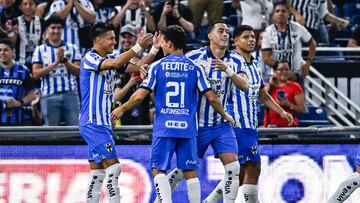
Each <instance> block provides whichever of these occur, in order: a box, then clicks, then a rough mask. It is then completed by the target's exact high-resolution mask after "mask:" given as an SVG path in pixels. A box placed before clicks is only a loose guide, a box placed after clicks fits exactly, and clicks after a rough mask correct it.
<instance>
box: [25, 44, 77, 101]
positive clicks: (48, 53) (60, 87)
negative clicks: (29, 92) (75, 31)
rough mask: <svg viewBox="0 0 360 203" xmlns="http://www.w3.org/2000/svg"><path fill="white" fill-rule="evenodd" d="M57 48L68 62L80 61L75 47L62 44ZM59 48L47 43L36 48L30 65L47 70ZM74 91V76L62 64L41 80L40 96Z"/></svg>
mask: <svg viewBox="0 0 360 203" xmlns="http://www.w3.org/2000/svg"><path fill="white" fill-rule="evenodd" d="M59 47H61V48H63V49H64V54H65V56H67V58H68V57H69V58H70V60H69V61H71V62H74V61H80V59H81V55H80V52H79V50H78V48H77V47H76V46H75V45H72V44H69V43H62V45H61V46H59ZM59 47H54V46H52V45H51V44H49V43H45V44H41V45H39V46H37V47H36V48H35V51H34V53H33V57H32V63H33V64H41V65H42V68H47V67H48V66H49V65H51V64H52V63H54V62H55V61H56V60H57V54H56V49H57V48H59ZM76 90H77V82H76V76H75V75H73V74H71V73H70V72H69V71H68V69H67V68H66V66H65V64H63V63H60V64H58V66H57V67H56V68H54V69H53V70H52V71H50V72H49V74H48V75H47V76H44V77H42V78H41V95H42V96H47V95H51V94H55V93H61V92H66V91H76Z"/></svg>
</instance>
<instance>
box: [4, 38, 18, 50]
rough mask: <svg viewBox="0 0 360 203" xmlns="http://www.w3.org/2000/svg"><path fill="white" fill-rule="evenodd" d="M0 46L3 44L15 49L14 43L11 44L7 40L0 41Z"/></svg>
mask: <svg viewBox="0 0 360 203" xmlns="http://www.w3.org/2000/svg"><path fill="white" fill-rule="evenodd" d="M0 44H5V45H7V46H9V47H10V48H11V49H14V48H15V46H14V43H12V42H11V40H10V39H9V38H2V39H0Z"/></svg>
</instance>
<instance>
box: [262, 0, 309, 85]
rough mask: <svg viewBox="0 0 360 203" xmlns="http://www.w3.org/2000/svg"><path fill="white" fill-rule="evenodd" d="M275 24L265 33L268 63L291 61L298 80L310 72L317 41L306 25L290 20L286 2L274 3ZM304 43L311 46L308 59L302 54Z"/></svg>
mask: <svg viewBox="0 0 360 203" xmlns="http://www.w3.org/2000/svg"><path fill="white" fill-rule="evenodd" d="M273 20H274V24H272V25H270V26H268V27H267V28H266V30H265V32H264V34H263V39H262V44H261V49H262V52H261V53H262V57H263V60H264V62H265V64H266V65H268V66H271V67H273V66H274V65H276V63H277V62H278V61H289V63H290V66H291V67H292V68H293V71H294V73H295V74H296V75H297V79H298V81H299V82H300V83H301V84H302V80H303V78H304V77H305V76H306V75H308V74H309V70H310V65H311V63H312V61H313V58H314V55H315V49H316V42H315V41H314V40H313V39H312V37H311V34H310V33H309V32H308V31H307V30H306V28H305V27H303V26H302V25H300V24H299V23H296V22H293V21H289V9H288V5H287V3H286V2H277V3H275V4H274V12H273ZM302 43H304V44H305V46H308V47H309V51H308V56H307V61H306V62H305V61H304V60H303V58H302V56H301V48H302Z"/></svg>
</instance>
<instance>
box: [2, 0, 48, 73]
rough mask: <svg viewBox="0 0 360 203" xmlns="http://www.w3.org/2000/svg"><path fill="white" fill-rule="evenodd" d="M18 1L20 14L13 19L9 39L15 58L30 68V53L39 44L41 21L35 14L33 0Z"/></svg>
mask: <svg viewBox="0 0 360 203" xmlns="http://www.w3.org/2000/svg"><path fill="white" fill-rule="evenodd" d="M19 3H20V6H19V7H20V10H21V11H22V15H21V16H19V17H17V18H15V19H13V28H14V29H13V30H14V32H13V33H12V34H10V35H11V38H10V39H11V40H12V42H13V43H15V50H16V55H15V60H17V61H19V63H21V64H25V65H26V67H29V68H31V64H32V54H33V53H34V50H35V47H36V46H37V45H39V44H40V40H41V35H42V24H43V23H42V20H41V19H40V18H39V17H38V16H35V2H34V0H20V1H19ZM10 35H9V36H10Z"/></svg>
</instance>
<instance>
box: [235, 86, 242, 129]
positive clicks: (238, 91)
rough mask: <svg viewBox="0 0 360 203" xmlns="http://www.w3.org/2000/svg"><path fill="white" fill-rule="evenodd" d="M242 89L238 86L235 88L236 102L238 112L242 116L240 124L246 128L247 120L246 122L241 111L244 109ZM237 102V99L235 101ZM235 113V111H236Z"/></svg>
mask: <svg viewBox="0 0 360 203" xmlns="http://www.w3.org/2000/svg"><path fill="white" fill-rule="evenodd" d="M240 91H241V90H240V89H238V88H236V89H235V92H236V98H237V99H236V104H237V106H238V109H239V112H236V113H239V116H240V124H241V128H245V122H244V114H243V113H242V112H241V111H242V110H243V106H242V104H241V97H240V95H241V92H240ZM234 102H235V101H234ZM234 114H235V112H234Z"/></svg>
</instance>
